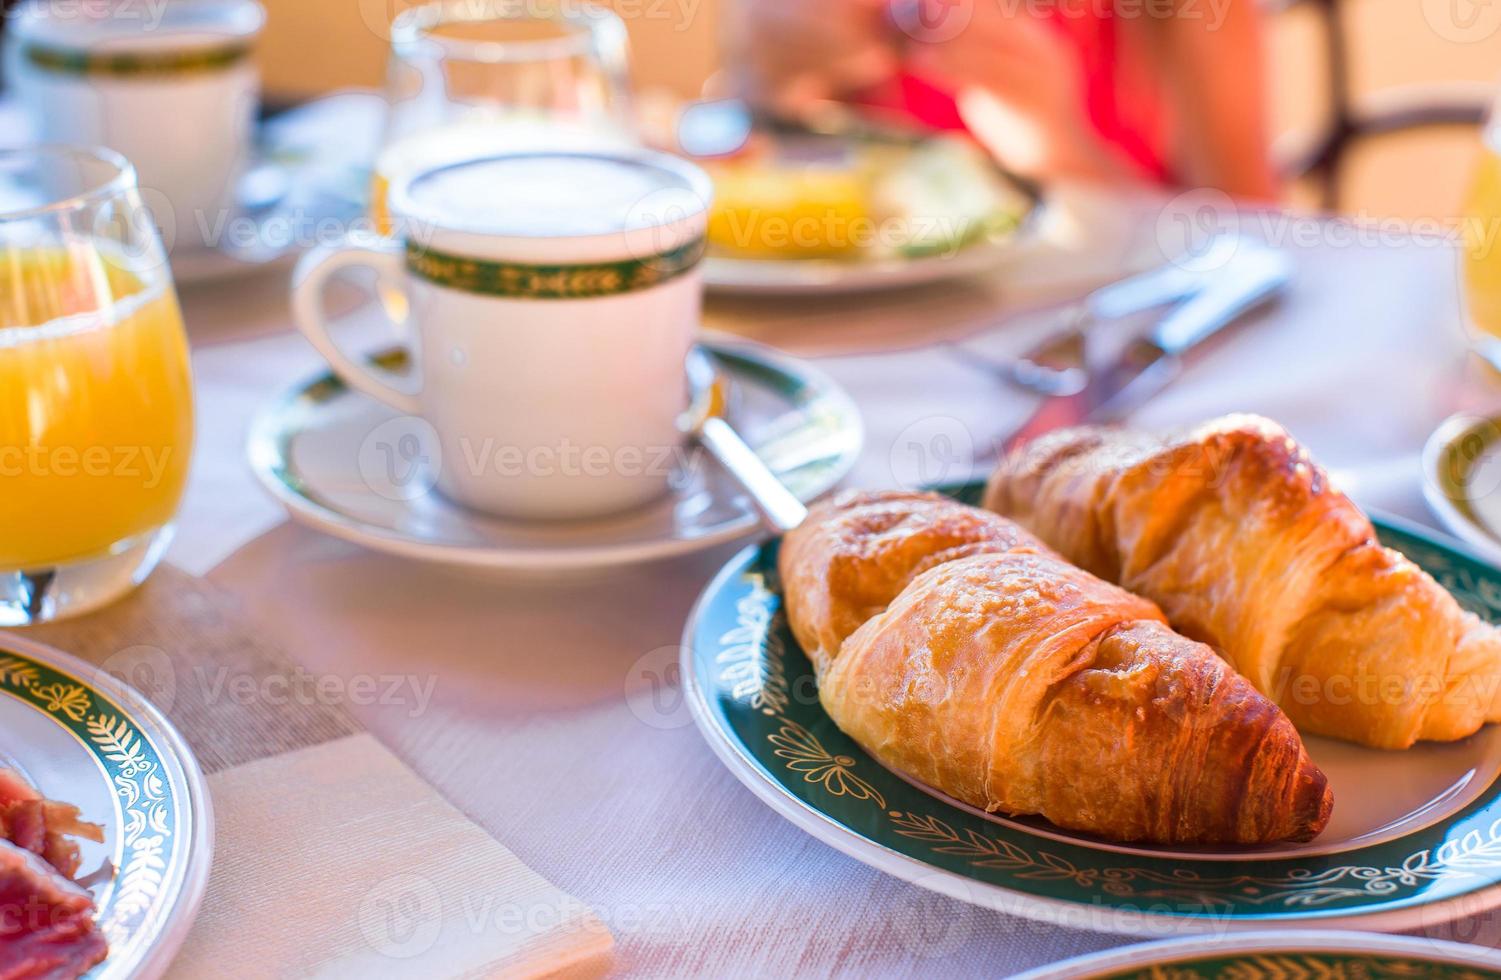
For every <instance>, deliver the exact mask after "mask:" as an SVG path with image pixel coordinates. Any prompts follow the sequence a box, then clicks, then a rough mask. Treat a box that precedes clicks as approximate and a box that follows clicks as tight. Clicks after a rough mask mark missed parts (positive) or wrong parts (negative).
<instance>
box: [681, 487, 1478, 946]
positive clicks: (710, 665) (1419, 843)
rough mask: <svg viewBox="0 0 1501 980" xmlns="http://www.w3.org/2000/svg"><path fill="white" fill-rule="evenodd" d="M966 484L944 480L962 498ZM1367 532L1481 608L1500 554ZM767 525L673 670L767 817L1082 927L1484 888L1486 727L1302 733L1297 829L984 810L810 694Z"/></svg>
mask: <svg viewBox="0 0 1501 980" xmlns="http://www.w3.org/2000/svg"><path fill="white" fill-rule="evenodd" d="M979 489H980V488H979V487H978V486H969V487H964V488H957V489H955V490H953V493H954V494H955V495H956V496H959V497H960V498H961V499H969V500H973V499H974V497H975V496H977V495H978V492H979ZM1377 526H1378V529H1379V531H1380V534H1381V537H1382V540H1383V541H1385V542H1386V543H1387V544H1389V545H1390V546H1392V547H1394V548H1397V549H1398V550H1400V551H1402V552H1403V553H1405V554H1406V555H1407V556H1408V557H1410V558H1411V559H1412V560H1413V561H1415V562H1417V563H1418V564H1419V565H1421V566H1422V567H1423V568H1425V569H1426V570H1427V571H1428V572H1430V573H1431V574H1432V575H1434V577H1435V578H1437V579H1438V580H1439V581H1441V582H1442V583H1443V584H1444V585H1445V586H1447V587H1448V588H1449V589H1450V590H1451V591H1452V592H1453V593H1454V594H1455V596H1456V597H1457V598H1458V599H1459V600H1460V602H1461V603H1463V604H1464V605H1465V606H1467V607H1468V608H1470V609H1472V610H1474V611H1475V612H1477V613H1479V614H1480V615H1482V616H1484V617H1486V618H1488V619H1490V620H1492V621H1498V622H1501V571H1497V570H1496V569H1495V568H1493V567H1492V566H1489V565H1487V564H1486V563H1484V562H1483V561H1482V560H1480V559H1479V558H1477V557H1474V556H1473V555H1471V554H1470V553H1468V552H1465V551H1463V550H1462V549H1461V548H1460V547H1459V546H1457V545H1455V544H1451V543H1449V542H1447V541H1446V540H1441V539H1440V538H1439V537H1437V536H1435V535H1432V534H1430V533H1428V532H1426V531H1424V530H1422V529H1420V528H1418V527H1416V526H1414V525H1408V524H1406V523H1403V522H1399V521H1396V520H1392V519H1383V520H1380V521H1378V523H1377ZM777 549H778V542H775V541H773V542H769V543H767V544H764V545H759V546H754V547H751V548H748V549H746V550H745V551H743V552H741V553H740V554H739V555H737V556H736V557H735V558H734V559H733V560H732V561H731V562H730V563H729V564H728V565H727V566H726V567H725V568H724V569H723V570H722V571H721V572H720V574H719V575H718V576H717V577H716V578H715V579H714V581H713V582H712V583H711V584H710V585H709V587H708V588H707V589H706V590H705V592H704V594H703V596H702V597H700V599H699V602H698V605H697V606H696V607H695V609H694V611H693V613H692V615H691V616H690V618H689V621H688V625H687V628H686V632H685V635H684V640H683V646H684V654H683V665H682V666H683V678H684V680H683V683H684V686H685V688H686V690H687V692H688V700H689V704H690V705H691V706H692V708H693V711H694V714H695V718H696V720H697V721H698V724H699V727H700V728H701V729H702V730H703V732H704V734H705V736H706V737H707V739H708V741H709V744H710V745H711V746H712V747H713V749H714V750H715V752H716V753H717V754H718V755H719V757H720V758H721V759H722V760H723V761H724V763H725V764H726V765H727V766H728V767H729V768H730V769H731V771H733V772H734V773H735V775H736V776H737V777H738V778H739V779H740V780H741V781H742V782H744V783H745V784H746V785H747V786H748V787H749V788H750V789H751V790H752V791H754V792H755V793H756V795H757V796H759V797H761V799H762V800H763V801H765V802H766V803H768V804H769V805H770V806H771V807H772V808H773V809H775V810H776V811H777V812H779V813H781V814H782V815H783V816H785V817H786V818H787V819H789V820H791V821H792V822H793V823H795V824H796V825H798V826H799V827H801V828H802V829H804V830H806V831H808V832H809V833H811V834H813V835H814V836H815V837H817V838H819V839H820V840H823V841H824V842H826V843H828V844H831V845H832V846H834V847H837V848H838V849H840V850H842V851H844V852H845V853H847V854H849V855H851V856H853V857H855V858H857V859H859V860H861V861H864V862H866V863H867V864H870V865H872V866H874V867H876V868H879V869H881V870H882V871H886V872H888V873H890V874H894V875H896V876H898V877H901V878H905V879H907V880H909V881H913V882H916V883H918V884H921V885H923V886H925V887H928V888H931V889H934V890H936V891H940V892H944V893H946V894H949V895H953V896H954V897H957V898H960V899H964V900H967V901H970V902H974V903H977V904H982V905H987V906H991V907H994V908H998V909H1001V910H1003V911H1006V912H1011V913H1015V914H1019V915H1025V916H1029V917H1032V918H1037V919H1043V920H1047V921H1051V922H1056V923H1059V924H1064V925H1069V926H1073V927H1078V928H1088V929H1093V930H1097V931H1115V932H1136V933H1140V932H1143V931H1148V930H1151V931H1157V932H1161V931H1162V930H1164V929H1167V930H1169V931H1174V932H1202V931H1209V930H1214V931H1224V930H1227V929H1253V928H1257V927H1266V926H1268V925H1271V924H1276V925H1278V926H1281V927H1289V926H1297V927H1304V928H1312V927H1324V928H1327V927H1330V926H1334V925H1341V924H1343V925H1349V924H1358V925H1359V927H1360V928H1363V929H1380V930H1391V931H1396V930H1402V929H1409V928H1417V927H1424V926H1433V925H1435V924H1438V923H1440V922H1444V921H1448V920H1450V919H1453V918H1457V917H1459V916H1463V915H1471V914H1476V913H1479V912H1482V911H1485V910H1487V909H1489V908H1491V907H1493V906H1495V905H1497V904H1501V783H1498V782H1497V778H1496V777H1497V776H1498V775H1501V726H1490V727H1488V728H1486V729H1484V730H1482V731H1481V732H1479V733H1477V734H1476V735H1474V736H1472V737H1471V738H1469V739H1465V740H1463V741H1461V742H1456V743H1451V744H1444V745H1427V744H1425V745H1420V746H1417V747H1415V748H1414V749H1411V750H1409V751H1407V752H1402V753H1390V752H1380V751H1377V750H1373V749H1366V748H1362V747H1359V746H1354V745H1348V744H1344V743H1339V742H1334V741H1331V740H1326V739H1319V738H1309V739H1306V740H1305V741H1306V742H1307V745H1308V748H1309V751H1310V753H1311V754H1312V755H1313V758H1314V760H1315V761H1316V762H1317V763H1318V764H1319V766H1320V767H1321V768H1322V769H1323V770H1324V772H1325V774H1326V775H1327V776H1328V777H1329V781H1330V785H1331V786H1332V787H1333V789H1334V793H1335V809H1334V818H1333V819H1332V820H1331V822H1330V826H1329V828H1328V829H1327V830H1326V831H1325V832H1324V833H1323V834H1322V835H1320V837H1319V838H1318V839H1317V840H1315V841H1312V842H1310V843H1307V844H1290V845H1277V846H1273V847H1268V848H1262V849H1231V850H1225V849H1213V848H1201V849H1177V850H1173V849H1167V848H1159V847H1152V846H1126V845H1119V844H1111V843H1105V842H1102V841H1098V840H1094V839H1091V838H1088V837H1084V836H1080V835H1077V834H1072V833H1069V832H1065V831H1061V830H1059V829H1057V828H1055V827H1053V826H1051V825H1049V824H1047V823H1045V822H1042V821H1037V820H1030V819H1009V818H1005V817H1001V816H998V815H991V814H984V813H982V812H980V811H978V810H976V809H974V808H971V807H967V806H964V805H962V804H959V803H957V802H955V801H952V800H948V799H945V798H942V797H940V796H938V795H937V794H936V793H933V792H931V791H929V790H926V789H924V788H922V787H919V786H916V785H913V784H911V783H909V782H907V781H905V780H904V779H903V778H901V777H899V776H897V775H895V774H894V773H892V772H890V771H888V770H887V769H885V768H883V767H882V766H881V765H880V764H879V763H877V762H875V761H874V760H873V759H871V758H870V756H868V755H866V753H865V752H864V751H863V750H862V749H861V748H860V746H858V745H857V744H855V743H854V742H853V741H852V740H851V739H849V738H848V737H846V736H845V735H844V734H843V733H842V732H841V731H839V729H838V728H837V727H836V726H835V725H834V723H833V722H832V721H831V720H830V719H829V718H828V716H827V715H825V714H824V712H823V709H822V708H821V706H820V705H819V703H818V695H817V689H816V684H815V683H814V678H813V674H812V669H811V667H810V665H809V663H808V660H807V658H806V657H805V656H804V654H803V652H802V650H801V649H800V648H799V647H798V645H797V642H796V640H794V639H793V637H792V634H791V632H790V631H789V630H788V628H787V625H786V621H785V617H784V615H783V613H782V602H781V595H780V584H779V583H778V580H777V573H776V556H777Z"/></svg>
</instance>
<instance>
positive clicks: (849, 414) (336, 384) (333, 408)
mask: <svg viewBox="0 0 1501 980" xmlns="http://www.w3.org/2000/svg"><path fill="white" fill-rule="evenodd" d="M700 346H701V347H702V348H703V350H704V351H705V353H707V354H708V355H709V356H710V357H711V358H712V359H714V360H715V361H716V362H717V364H718V366H719V369H720V371H721V372H722V373H723V375H724V376H725V377H726V378H727V379H728V380H729V381H730V382H731V387H732V389H733V391H734V395H733V396H732V397H731V405H730V410H729V416H728V417H729V420H730V422H731V423H732V424H733V425H734V426H735V427H736V429H737V430H738V431H739V432H740V433H741V434H742V435H743V436H744V437H745V438H746V441H747V442H748V443H749V444H750V445H751V447H752V448H753V449H755V451H756V452H757V453H758V454H759V455H760V456H761V458H762V460H764V461H765V462H766V463H767V465H768V466H770V467H771V469H772V471H773V472H774V473H776V474H777V475H778V476H779V477H781V479H782V481H783V482H784V483H786V484H787V486H788V488H789V489H790V490H792V492H793V493H795V494H796V495H797V496H798V497H799V498H801V499H802V500H804V501H811V500H813V499H815V498H817V497H819V496H822V495H823V494H824V493H827V492H828V491H829V490H831V489H833V488H834V486H835V485H836V484H837V483H838V482H839V481H840V480H841V479H843V478H844V476H845V475H846V474H847V473H848V472H849V471H850V469H851V468H852V467H853V466H854V464H855V460H856V458H857V457H858V456H859V454H860V449H861V446H862V444H863V441H864V429H863V427H862V425H861V421H860V413H859V411H858V409H856V408H855V404H854V402H853V401H851V399H850V398H849V396H848V395H847V394H846V393H845V392H844V389H842V388H840V387H839V385H837V384H836V383H835V382H834V381H832V380H831V379H830V378H829V377H828V376H826V375H825V374H824V373H823V372H821V371H819V370H817V369H816V368H813V367H812V366H811V365H809V364H807V363H806V362H803V361H800V360H798V359H796V358H792V357H788V356H786V355H784V354H780V353H778V352H776V351H774V350H771V349H770V348H767V347H763V346H761V345H759V344H753V343H750V342H747V341H739V340H728V339H725V338H722V337H719V338H714V339H711V340H710V339H706V340H703V341H701V343H700ZM376 359H377V361H378V362H379V363H380V364H381V366H382V367H383V368H384V369H386V370H391V371H400V370H402V368H403V366H404V365H405V364H406V354H405V352H404V351H402V350H400V349H393V350H390V351H387V352H385V353H384V354H380V355H376ZM425 425H426V423H425V422H423V421H422V420H420V419H414V418H410V417H407V416H401V415H398V414H397V413H396V412H395V411H393V410H392V409H389V408H386V407H385V406H383V405H381V404H379V403H377V402H375V401H373V400H372V399H370V398H367V397H365V396H364V395H361V394H358V393H356V392H352V391H350V390H349V389H348V388H347V387H345V385H344V384H343V382H341V381H339V380H338V379H337V378H336V377H334V376H333V375H332V374H321V375H319V376H317V377H315V378H313V379H311V380H309V381H307V382H305V383H303V384H301V385H298V386H297V387H296V388H294V389H293V390H292V391H291V392H290V393H289V394H288V395H286V396H285V397H284V398H282V399H281V400H280V401H278V402H277V403H275V404H273V405H271V406H270V407H268V408H267V409H266V410H264V411H263V412H262V413H261V414H260V415H259V416H258V417H257V419H256V420H255V422H254V423H253V424H252V426H251V434H250V443H249V454H250V462H251V467H252V468H253V469H254V471H255V474H256V476H257V477H258V478H259V479H260V481H261V483H262V484H263V485H264V486H265V487H266V489H267V490H269V491H270V492H271V494H272V495H273V496H274V497H276V499H277V500H279V501H280V502H281V503H282V504H283V505H285V506H286V508H287V510H288V511H289V512H290V513H291V515H292V516H293V517H294V518H295V519H297V520H298V521H301V522H302V523H304V524H307V525H308V526H310V527H313V528H316V529H318V530H320V531H323V532H325V533H328V534H331V535H334V536H335V537H338V538H343V539H344V540H346V541H352V542H354V543H356V544H360V545H364V546H365V547H368V548H371V549H373V550H375V551H383V552H387V553H389V554H395V555H399V556H401V557H405V558H414V559H417V560H421V561H429V562H434V563H437V564H443V565H451V566H458V567H462V568H470V569H486V570H489V571H492V572H498V573H503V574H524V575H535V574H574V573H579V572H586V571H599V570H602V569H608V568H613V567H619V566H623V565H629V564H636V563H640V562H646V561H654V560H658V559H663V558H670V557H674V556H677V555H684V554H689V553H692V552H696V551H701V550H704V549H706V548H711V547H713V546H715V545H720V544H724V543H727V542H730V541H735V540H738V539H741V538H744V537H746V536H747V535H749V534H751V533H752V532H754V531H755V530H756V529H757V528H758V527H759V526H760V524H759V519H758V517H757V514H756V511H755V509H754V508H753V507H752V505H751V503H750V501H749V500H748V499H747V498H746V496H745V494H744V492H743V491H741V489H740V488H739V486H738V485H737V484H736V483H735V482H734V480H733V479H731V478H730V476H729V475H728V474H726V473H725V472H724V471H723V470H721V469H720V468H719V466H718V464H717V463H715V462H714V461H713V459H711V458H710V457H709V456H708V455H707V454H705V453H703V452H702V451H700V450H698V449H697V448H689V447H688V446H686V445H685V446H683V447H679V449H680V451H678V452H676V453H675V455H674V456H673V458H672V459H670V460H666V461H664V465H669V466H671V467H672V477H671V484H672V490H671V491H670V492H669V493H668V494H667V495H666V496H665V497H663V498H662V499H660V500H658V501H656V502H655V503H651V504H648V505H646V506H645V507H641V508H638V509H636V510H632V511H628V512H626V513H624V514H621V515H619V516H614V517H608V518H601V519H597V520H587V521H514V520H504V519H502V518H498V517H490V516H487V515H484V514H478V513H475V512H473V511H470V510H466V509H465V508H462V507H460V506H458V505H456V504H453V503H451V502H449V501H448V500H446V499H444V497H443V496H442V495H441V494H439V493H438V492H437V490H436V489H435V488H434V480H433V478H432V473H431V467H430V466H428V465H426V461H427V458H426V456H425V455H422V453H423V452H424V450H423V448H422V447H424V446H427V445H431V444H432V442H433V441H434V440H432V439H431V438H429V437H428V436H427V434H426V433H424V432H423V431H422V429H423V427H424V426H425ZM440 465H441V464H440Z"/></svg>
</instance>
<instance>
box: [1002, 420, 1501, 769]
mask: <svg viewBox="0 0 1501 980" xmlns="http://www.w3.org/2000/svg"><path fill="white" fill-rule="evenodd" d="M985 506H986V507H988V508H990V509H992V510H995V511H997V512H999V513H1001V514H1005V515H1007V516H1010V517H1012V518H1014V519H1016V520H1017V521H1019V522H1020V523H1021V524H1022V525H1023V526H1025V527H1027V528H1029V529H1030V530H1031V531H1033V532H1034V533H1035V534H1037V535H1039V536H1040V537H1041V538H1042V539H1043V540H1044V541H1046V542H1047V543H1048V544H1050V545H1051V546H1053V547H1054V548H1056V549H1058V551H1059V552H1060V553H1061V554H1062V555H1063V556H1064V557H1066V558H1067V559H1068V560H1070V561H1072V562H1075V563H1077V564H1079V565H1080V566H1082V567H1083V568H1085V569H1088V570H1089V571H1091V572H1094V573H1095V574H1097V575H1100V576H1102V577H1104V578H1106V579H1109V580H1110V581H1112V582H1117V583H1119V584H1120V585H1121V586H1123V587H1125V588H1127V589H1130V590H1131V591H1132V592H1136V593H1138V594H1140V595H1143V596H1146V597H1147V598H1149V599H1152V600H1153V601H1155V602H1157V603H1158V604H1159V605H1160V606H1161V607H1162V609H1163V610H1164V611H1166V613H1167V617H1168V620H1169V621H1170V622H1171V623H1172V624H1173V626H1174V627H1175V628H1176V629H1177V630H1179V631H1180V632H1182V633H1184V634H1186V635H1188V636H1191V637H1193V638H1195V639H1198V640H1203V641H1204V642H1206V643H1209V644H1212V645H1213V646H1215V647H1217V648H1218V649H1219V650H1220V651H1221V652H1222V653H1223V654H1224V655H1225V657H1226V658H1227V659H1228V660H1229V661H1230V663H1231V664H1233V665H1234V667H1235V669H1236V670H1238V671H1239V672H1240V673H1241V674H1242V675H1244V676H1245V677H1246V678H1247V679H1248V680H1250V682H1251V683H1252V684H1254V685H1255V686H1256V689H1257V690H1259V691H1261V692H1262V693H1263V694H1266V695H1267V696H1268V697H1270V698H1272V699H1273V700H1275V701H1276V702H1277V703H1278V704H1280V705H1281V706H1282V709H1283V710H1284V711H1286V712H1287V714H1288V715H1289V717H1291V718H1292V720H1293V722H1294V723H1295V724H1296V725H1297V726H1298V728H1299V729H1300V730H1302V731H1303V732H1313V733H1318V734H1322V735H1331V736H1334V737H1337V738H1343V739H1348V740H1350V741H1353V742H1359V743H1362V744H1365V745H1372V746H1377V747H1380V748H1391V749H1402V748H1407V747H1408V746H1410V745H1412V744H1413V743H1414V742H1416V741H1418V740H1420V739H1435V740H1441V741H1448V740H1452V739H1458V738H1463V737H1465V736H1466V735H1469V734H1471V733H1473V732H1474V731H1475V730H1476V729H1478V728H1479V727H1480V726H1481V725H1483V724H1485V723H1486V722H1487V721H1498V720H1501V634H1498V633H1497V631H1496V630H1495V629H1493V628H1492V627H1490V626H1489V625H1487V624H1485V623H1483V622H1482V621H1481V620H1479V619H1478V618H1476V617H1475V616H1474V615H1472V614H1470V613H1467V612H1465V611H1464V610H1462V609H1461V608H1460V606H1459V604H1458V603H1457V602H1456V601H1455V600H1454V598H1453V596H1451V595H1449V593H1448V592H1446V591H1445V590H1444V589H1443V587H1442V586H1440V585H1439V584H1438V583H1437V582H1435V581H1434V580H1433V579H1432V578H1430V577H1429V576H1428V575H1427V574H1425V573H1424V572H1423V571H1422V570H1420V569H1419V568H1418V567H1417V566H1415V565H1413V564H1412V562H1410V561H1408V560H1407V559H1406V558H1404V557H1403V556H1402V555H1400V554H1398V553H1397V552H1395V551H1392V550H1391V549H1389V548H1384V547H1382V546H1381V544H1380V543H1379V542H1378V541H1377V540H1376V532H1375V530H1374V528H1372V526H1371V522H1370V520H1368V519H1367V518H1366V516H1365V515H1364V514H1363V513H1361V511H1360V510H1359V508H1357V507H1356V506H1355V505H1354V504H1353V503H1352V502H1351V501H1350V500H1349V498H1347V497H1346V496H1345V495H1344V494H1342V493H1340V492H1339V491H1337V490H1335V489H1334V488H1333V487H1332V486H1330V484H1329V479H1328V476H1327V475H1326V474H1325V473H1324V471H1323V470H1322V469H1320V468H1319V467H1318V466H1317V465H1316V464H1315V463H1314V462H1313V461H1312V460H1311V459H1310V458H1309V456H1308V453H1307V452H1306V451H1305V450H1304V449H1303V448H1302V447H1300V446H1299V445H1298V444H1297V443H1296V442H1295V441H1293V439H1292V437H1291V436H1289V435H1288V434H1287V432H1286V430H1284V429H1283V428H1282V427H1281V426H1279V425H1277V424H1276V423H1275V422H1271V421H1269V420H1267V419H1263V418H1259V417H1256V416H1249V415H1233V416H1228V417H1225V418H1222V419H1217V420H1214V421H1211V422H1207V423H1204V424H1203V425H1200V426H1197V427H1194V428H1191V429H1187V430H1185V431H1183V432H1180V433H1177V434H1174V435H1170V436H1167V437H1157V436H1152V435H1145V434H1142V433H1138V432H1128V431H1120V430H1115V429H1102V428H1095V427H1089V428H1080V429H1070V430H1065V431H1061V432H1056V433H1052V434H1049V435H1047V436H1044V437H1042V438H1041V439H1038V440H1037V441H1035V442H1033V443H1031V444H1029V445H1027V446H1024V447H1022V448H1021V449H1020V450H1018V451H1017V452H1016V453H1015V454H1013V455H1012V456H1011V457H1010V458H1009V459H1008V460H1006V462H1005V463H1003V464H1002V466H1001V467H1000V469H999V470H998V471H997V472H996V474H995V476H994V477H993V478H992V479H991V481H990V485H989V487H988V488H987V491H986V496H985Z"/></svg>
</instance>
